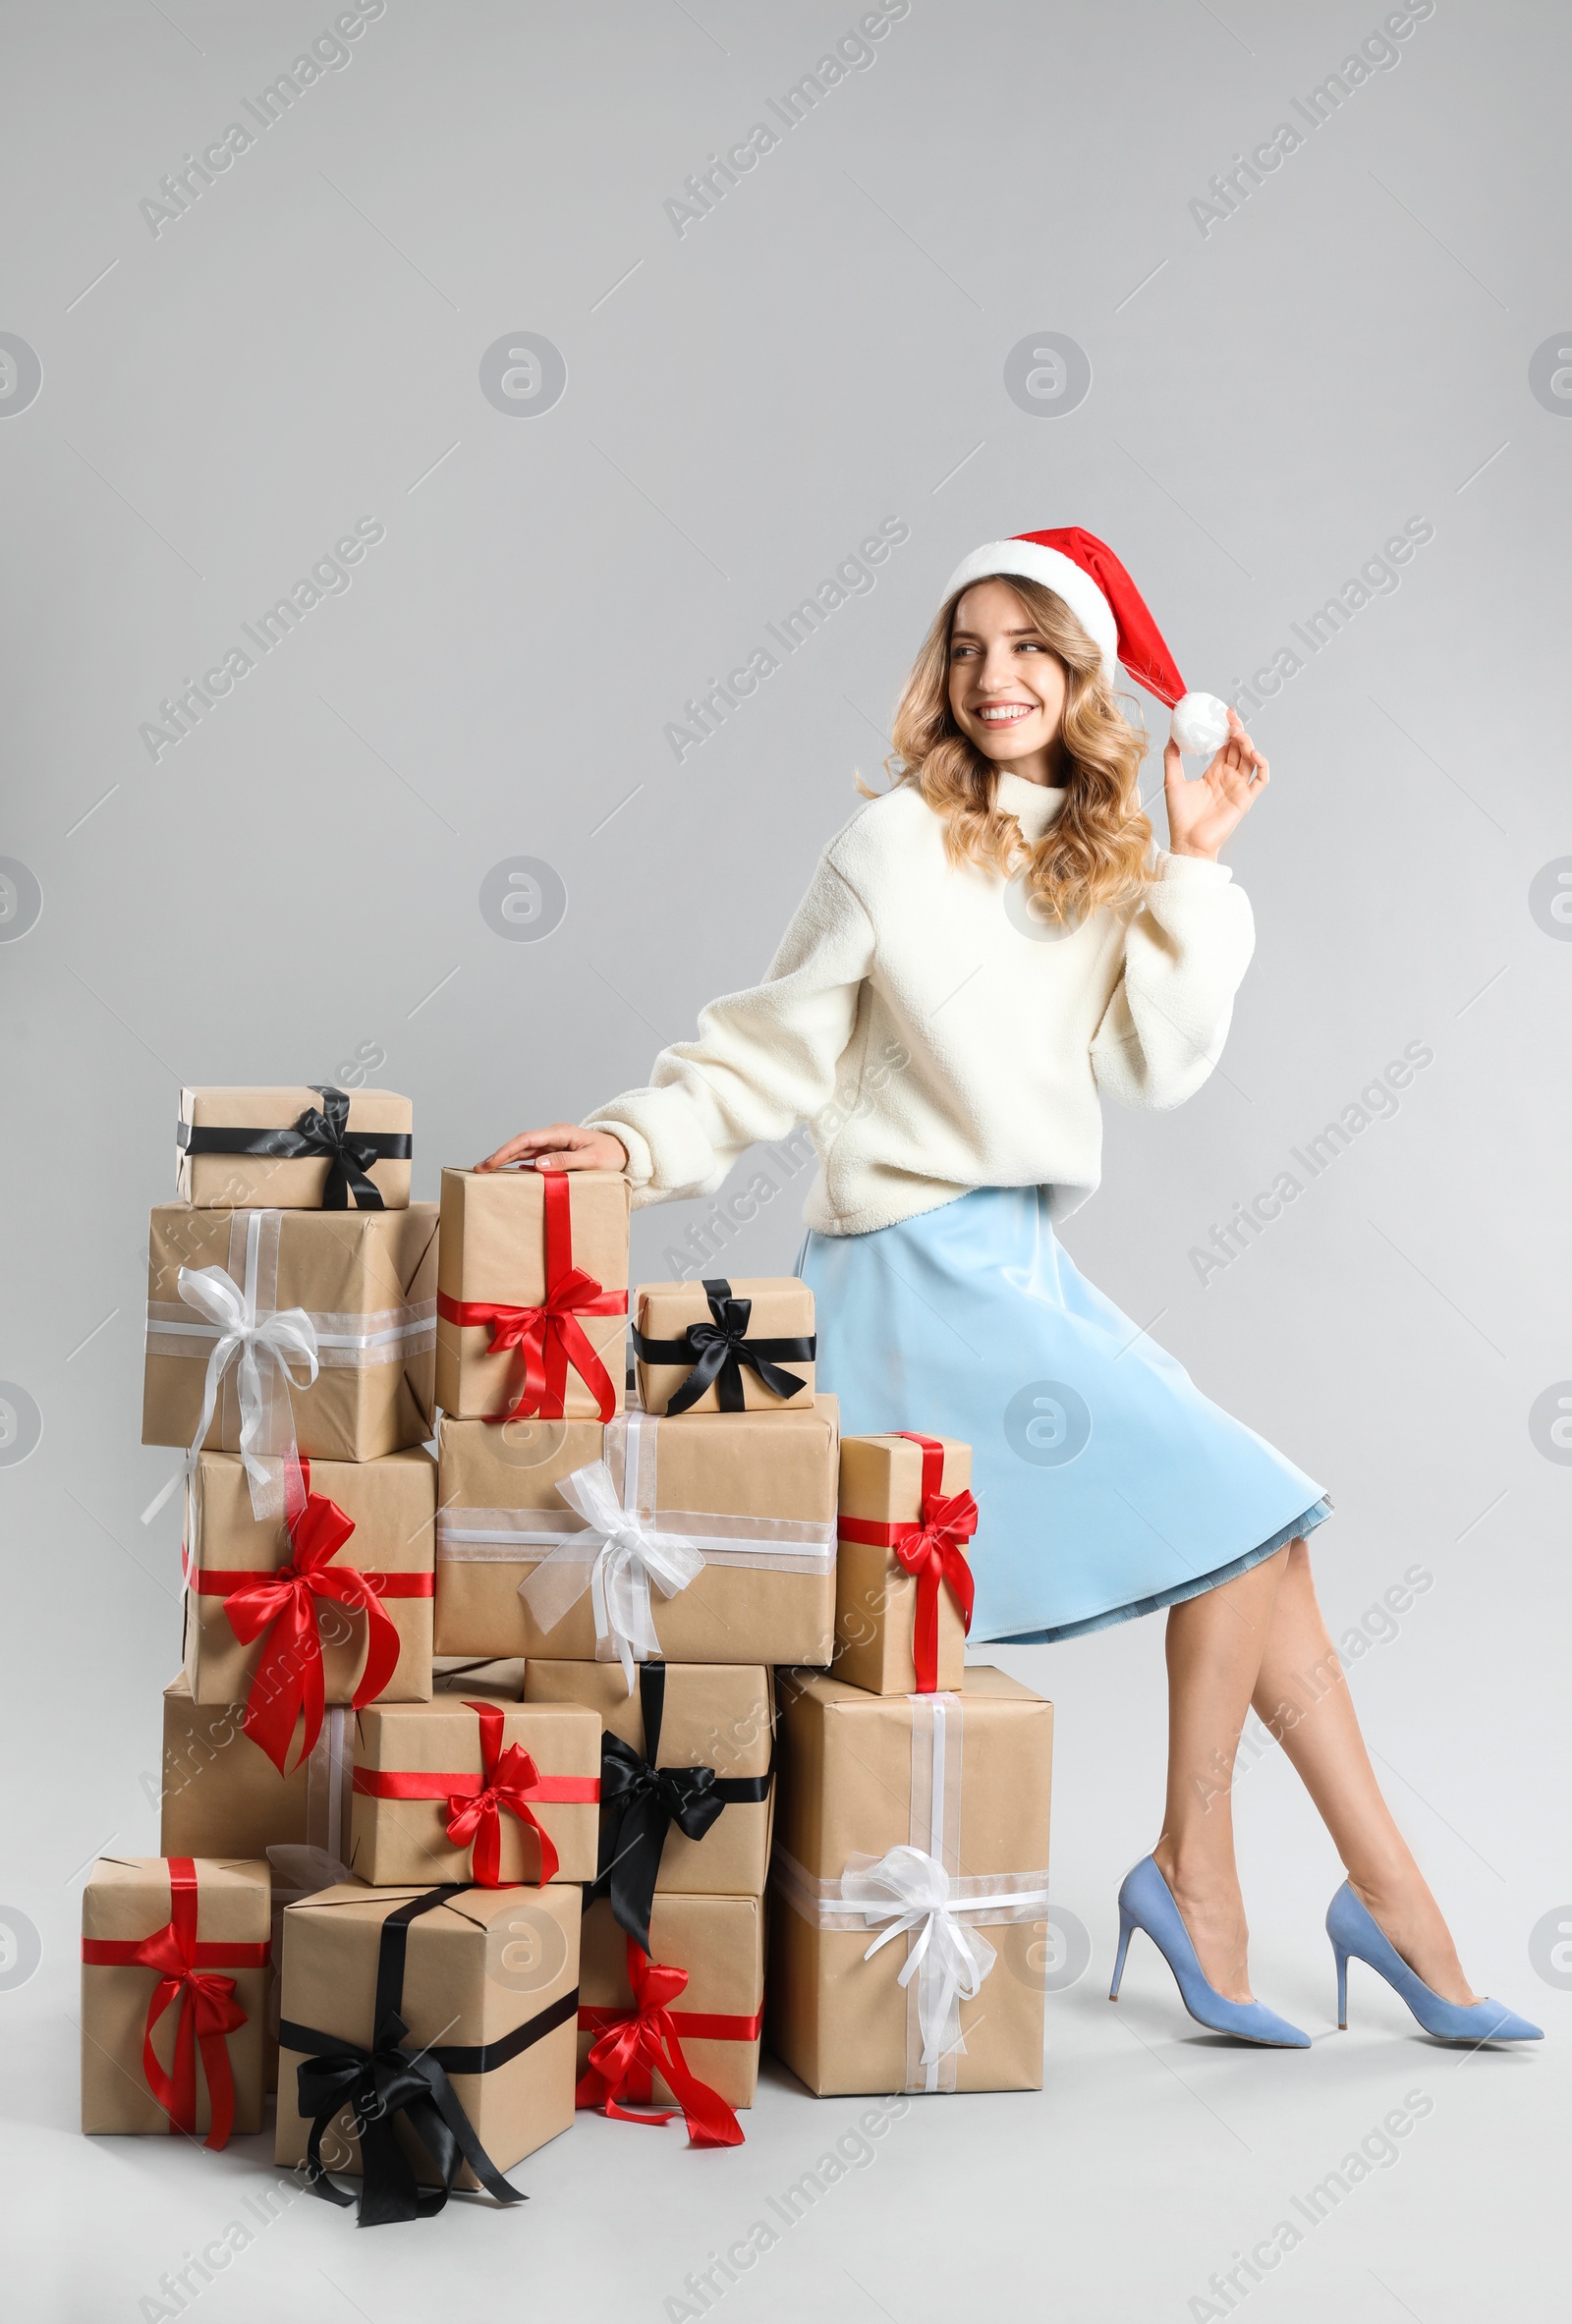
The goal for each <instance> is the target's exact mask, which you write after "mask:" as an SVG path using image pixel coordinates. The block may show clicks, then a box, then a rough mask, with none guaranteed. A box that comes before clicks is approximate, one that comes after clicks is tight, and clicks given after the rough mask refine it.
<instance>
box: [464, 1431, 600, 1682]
mask: <svg viewBox="0 0 1572 2324" xmlns="http://www.w3.org/2000/svg"><path fill="white" fill-rule="evenodd" d="M604 1439H605V1430H604V1429H603V1428H602V1427H601V1425H600V1423H599V1421H598V1420H531V1419H519V1420H507V1421H504V1422H503V1423H502V1424H501V1426H499V1427H494V1426H493V1425H492V1424H491V1423H490V1422H489V1421H486V1420H455V1419H453V1418H452V1417H451V1415H450V1414H448V1413H447V1412H444V1413H443V1414H442V1417H441V1419H440V1420H439V1421H438V1423H437V1432H436V1467H437V1483H436V1501H437V1518H436V1632H435V1636H436V1652H437V1654H438V1655H439V1656H441V1657H450V1656H468V1657H471V1658H476V1657H481V1656H503V1657H518V1656H522V1655H523V1654H524V1652H525V1649H526V1646H527V1644H528V1643H529V1630H528V1625H527V1621H526V1616H525V1611H524V1601H523V1599H522V1598H521V1597H520V1595H519V1584H520V1582H521V1581H523V1580H524V1578H525V1577H526V1576H527V1575H529V1574H531V1573H533V1570H534V1564H535V1561H536V1560H537V1559H539V1558H542V1557H544V1555H545V1554H546V1551H547V1550H548V1549H549V1548H551V1547H553V1546H554V1544H555V1542H556V1541H557V1539H558V1537H559V1536H560V1534H561V1531H562V1528H563V1527H564V1526H565V1525H572V1524H574V1523H576V1522H578V1521H577V1520H576V1518H575V1515H574V1512H573V1511H572V1510H571V1509H570V1508H569V1507H568V1504H567V1503H566V1502H565V1501H564V1500H563V1498H562V1495H561V1494H560V1493H559V1492H558V1491H557V1484H558V1481H559V1479H560V1478H562V1477H565V1476H571V1475H572V1473H573V1472H574V1470H575V1469H578V1468H584V1467H586V1466H589V1463H591V1462H594V1461H598V1460H599V1458H600V1454H601V1448H602V1445H603V1443H604Z"/></svg>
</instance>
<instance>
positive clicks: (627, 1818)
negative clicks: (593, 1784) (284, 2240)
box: [589, 1662, 769, 1953]
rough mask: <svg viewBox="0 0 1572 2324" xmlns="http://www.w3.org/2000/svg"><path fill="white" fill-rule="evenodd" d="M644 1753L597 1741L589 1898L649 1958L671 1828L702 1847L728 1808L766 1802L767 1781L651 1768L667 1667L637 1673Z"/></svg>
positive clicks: (708, 1770)
mask: <svg viewBox="0 0 1572 2324" xmlns="http://www.w3.org/2000/svg"><path fill="white" fill-rule="evenodd" d="M639 1697H640V1703H641V1707H642V1709H643V1712H644V1722H645V1750H644V1756H643V1757H641V1756H640V1754H639V1752H637V1751H636V1750H634V1749H633V1747H632V1745H631V1744H629V1743H624V1742H623V1741H622V1738H621V1737H620V1736H616V1735H606V1736H603V1737H602V1738H601V1742H600V1804H601V1806H602V1808H603V1809H604V1810H605V1811H606V1812H605V1814H604V1815H603V1817H602V1820H601V1826H600V1860H599V1863H598V1864H597V1866H596V1869H595V1877H594V1881H593V1883H592V1885H591V1887H590V1889H589V1894H590V1896H591V1897H602V1896H609V1897H610V1899H611V1912H612V1917H613V1919H614V1920H615V1921H616V1923H617V1925H618V1927H619V1928H622V1929H625V1930H626V1931H627V1933H628V1935H629V1936H630V1937H632V1938H633V1940H634V1943H635V1944H636V1945H639V1946H641V1947H642V1948H643V1950H644V1951H645V1952H646V1953H647V1952H648V1951H649V1914H650V1911H651V1910H652V1909H653V1906H654V1901H655V1881H656V1878H657V1876H658V1874H659V1871H660V1855H661V1851H662V1850H663V1849H664V1847H665V1845H666V1834H667V1833H668V1832H669V1831H670V1829H671V1827H672V1825H673V1824H675V1825H676V1826H677V1829H678V1830H679V1831H680V1832H682V1833H684V1834H685V1835H686V1837H687V1838H688V1839H690V1840H702V1839H703V1837H704V1834H705V1833H706V1832H707V1831H709V1829H710V1827H711V1826H712V1825H713V1824H714V1822H715V1820H716V1818H717V1817H718V1816H719V1814H720V1812H721V1809H722V1808H723V1807H725V1806H726V1805H727V1804H728V1803H729V1802H730V1801H733V1800H738V1801H757V1800H761V1799H767V1798H768V1797H769V1777H768V1775H767V1774H766V1775H732V1776H718V1775H716V1773H715V1770H714V1769H713V1768H712V1767H658V1766H657V1765H656V1764H655V1762H656V1759H657V1757H658V1755H659V1751H660V1726H661V1720H662V1718H663V1716H664V1712H665V1705H666V1666H665V1664H664V1663H660V1662H646V1663H642V1664H641V1665H640V1669H639Z"/></svg>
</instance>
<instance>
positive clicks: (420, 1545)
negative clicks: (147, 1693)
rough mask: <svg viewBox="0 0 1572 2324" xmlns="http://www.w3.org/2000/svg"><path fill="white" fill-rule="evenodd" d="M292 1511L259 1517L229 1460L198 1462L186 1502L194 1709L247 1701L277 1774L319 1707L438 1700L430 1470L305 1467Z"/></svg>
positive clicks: (413, 1461)
mask: <svg viewBox="0 0 1572 2324" xmlns="http://www.w3.org/2000/svg"><path fill="white" fill-rule="evenodd" d="M300 1477H301V1483H300V1488H299V1491H298V1493H297V1494H296V1496H295V1503H294V1507H293V1509H286V1512H285V1515H284V1516H283V1517H282V1518H261V1519H259V1518H258V1517H257V1516H256V1513H255V1511H254V1510H253V1507H252V1497H251V1491H250V1486H249V1482H248V1479H247V1476H246V1470H245V1466H244V1464H243V1463H242V1462H241V1460H240V1459H239V1458H238V1456H237V1455H235V1454H233V1453H200V1454H198V1455H197V1466H196V1467H195V1468H194V1469H193V1471H192V1477H191V1483H190V1486H189V1488H188V1491H187V1497H186V1560H187V1572H188V1578H189V1584H190V1595H189V1597H188V1599H187V1606H186V1676H187V1678H188V1680H189V1681H190V1683H191V1691H192V1695H193V1697H194V1699H195V1700H196V1701H197V1702H199V1703H215V1702H225V1703H227V1702H244V1703H245V1704H246V1705H247V1710H246V1717H245V1727H246V1732H247V1734H248V1735H249V1736H251V1737H252V1739H253V1742H256V1743H260V1744H261V1747H262V1748H263V1750H265V1751H266V1752H267V1754H268V1756H269V1757H270V1758H272V1759H273V1760H275V1761H276V1762H277V1764H278V1765H279V1766H280V1767H282V1766H283V1765H284V1763H285V1758H286V1754H287V1751H288V1750H289V1748H290V1747H291V1745H292V1744H293V1743H294V1741H295V1733H296V1722H297V1718H298V1716H299V1714H300V1713H301V1712H303V1711H304V1712H305V1713H306V1728H307V1732H306V1735H305V1738H304V1748H305V1749H306V1750H308V1751H309V1749H310V1748H311V1745H312V1744H313V1743H314V1742H315V1740H316V1729H317V1726H318V1724H319V1722H320V1716H321V1706H322V1705H323V1704H324V1703H353V1704H354V1705H355V1706H356V1707H357V1708H359V1707H360V1706H361V1705H362V1704H363V1703H367V1702H375V1701H385V1702H426V1701H428V1700H429V1699H430V1694H431V1604H432V1567H433V1560H434V1556H435V1547H436V1530H435V1519H436V1463H435V1462H434V1461H433V1460H432V1459H431V1456H430V1454H429V1453H426V1452H422V1451H421V1449H420V1448H419V1447H417V1448H416V1449H414V1450H412V1451H409V1452H403V1453H388V1454H385V1455H384V1456H383V1458H382V1459H381V1460H380V1461H365V1462H360V1463H355V1462H349V1461H309V1460H308V1461H303V1462H302V1463H301V1464H300Z"/></svg>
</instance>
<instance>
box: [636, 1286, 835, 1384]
mask: <svg viewBox="0 0 1572 2324" xmlns="http://www.w3.org/2000/svg"><path fill="white" fill-rule="evenodd" d="M816 1346H817V1342H816V1341H815V1339H814V1295H813V1293H812V1292H811V1291H810V1290H809V1288H808V1286H807V1284H806V1283H800V1282H799V1281H798V1279H797V1277H796V1276H795V1275H760V1276H754V1277H747V1278H742V1279H739V1280H738V1281H737V1282H735V1283H732V1282H730V1281H728V1279H727V1278H726V1277H725V1276H722V1275H714V1276H708V1277H706V1278H705V1279H704V1281H703V1282H702V1283H642V1284H640V1286H639V1288H638V1291H637V1292H636V1293H635V1295H634V1322H633V1352H634V1355H635V1356H636V1358H637V1359H638V1365H639V1397H640V1401H641V1403H642V1404H643V1406H644V1408H645V1411H646V1412H670V1413H673V1414H676V1413H679V1412H744V1411H747V1412H786V1411H807V1410H809V1409H810V1408H811V1407H812V1405H813V1402H814V1351H815V1348H816Z"/></svg>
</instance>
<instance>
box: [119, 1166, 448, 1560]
mask: <svg viewBox="0 0 1572 2324" xmlns="http://www.w3.org/2000/svg"><path fill="white" fill-rule="evenodd" d="M436 1225H437V1211H436V1204H435V1203H434V1202H412V1203H411V1204H410V1206H409V1208H408V1209H406V1210H347V1211H333V1210H234V1211H224V1210H197V1209H193V1208H192V1207H190V1206H189V1205H188V1204H186V1203H183V1202H166V1203H160V1204H159V1205H158V1206H157V1207H156V1208H155V1209H154V1211H153V1213H152V1223H151V1232H150V1240H149V1246H148V1259H147V1350H146V1359H145V1366H144V1373H143V1390H142V1422H141V1440H142V1443H143V1444H147V1445H181V1446H188V1447H191V1448H192V1449H193V1451H195V1450H197V1449H199V1448H201V1447H203V1446H205V1447H206V1448H207V1449H208V1450H209V1451H213V1452H225V1453H240V1454H242V1455H243V1456H244V1458H245V1461H246V1467H247V1474H248V1476H249V1478H250V1480H251V1484H252V1487H253V1504H254V1506H255V1508H256V1513H257V1515H258V1516H259V1517H263V1516H269V1515H273V1516H281V1515H282V1514H283V1509H284V1486H283V1473H284V1466H285V1464H286V1462H287V1459H288V1456H289V1454H290V1453H291V1452H292V1451H298V1452H300V1453H305V1454H307V1455H309V1457H310V1458H311V1459H313V1460H323V1461H374V1460H378V1459H380V1458H381V1456H382V1455H383V1454H384V1453H396V1452H400V1451H402V1450H403V1449H404V1448H405V1447H406V1446H408V1445H419V1444H423V1443H424V1442H425V1440H426V1438H427V1437H428V1436H429V1435H430V1433H431V1423H432V1395H433V1388H434V1374H435V1346H436Z"/></svg>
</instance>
